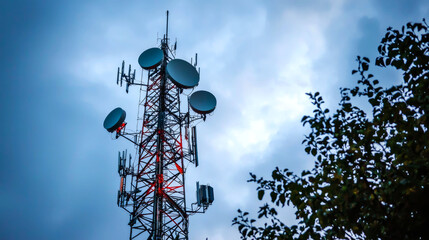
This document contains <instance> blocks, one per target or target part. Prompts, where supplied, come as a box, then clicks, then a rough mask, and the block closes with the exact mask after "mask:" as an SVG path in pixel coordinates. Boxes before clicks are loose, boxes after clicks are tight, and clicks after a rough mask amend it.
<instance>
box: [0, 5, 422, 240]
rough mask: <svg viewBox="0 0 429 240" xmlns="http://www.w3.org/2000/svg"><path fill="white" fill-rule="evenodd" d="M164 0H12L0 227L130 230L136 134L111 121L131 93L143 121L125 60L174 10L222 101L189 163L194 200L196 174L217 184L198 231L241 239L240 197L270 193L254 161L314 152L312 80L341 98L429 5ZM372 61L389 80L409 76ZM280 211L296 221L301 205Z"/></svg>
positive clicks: (173, 18)
mask: <svg viewBox="0 0 429 240" xmlns="http://www.w3.org/2000/svg"><path fill="white" fill-rule="evenodd" d="M154 2H155V1H153V2H152V1H143V0H140V1H79V0H76V1H58V0H55V1H25V0H14V1H1V2H0V29H1V37H0V59H1V60H0V61H1V65H0V66H1V72H0V74H1V80H0V84H1V88H0V91H1V94H0V98H1V112H2V114H1V118H0V123H1V127H2V130H1V136H2V138H1V140H0V141H1V145H0V238H1V239H7V240H8V239H48V240H49V239H94V240H95V239H127V237H128V234H129V228H128V225H127V223H128V215H127V214H126V212H125V211H123V210H122V209H120V208H118V207H117V206H116V193H117V189H118V185H119V177H118V175H117V172H116V171H117V165H116V164H117V162H116V161H117V159H116V156H117V155H116V154H117V151H119V150H123V149H125V148H128V149H129V150H131V149H132V146H131V145H129V144H127V143H126V142H125V141H124V140H121V139H119V140H112V138H111V136H110V134H108V133H107V132H106V131H105V129H103V127H102V123H103V120H104V117H105V116H106V114H107V113H109V111H110V110H111V109H113V108H115V107H117V106H120V107H122V108H124V109H125V110H126V111H127V122H128V123H129V124H130V126H135V119H136V115H137V101H138V89H137V88H134V89H131V91H130V94H126V93H125V91H124V88H119V87H118V86H117V85H116V82H115V81H116V68H117V67H118V66H119V65H120V63H121V61H122V60H125V61H126V62H127V63H131V64H132V65H133V66H134V67H136V68H137V66H138V64H137V58H138V56H139V55H140V53H141V52H142V51H144V50H145V49H147V48H150V47H155V46H157V44H158V43H157V36H162V34H163V33H164V29H165V12H166V10H169V11H170V37H171V38H172V39H176V38H177V41H178V49H177V57H179V58H183V59H187V60H190V58H191V57H193V56H194V55H195V53H196V52H197V53H198V63H199V66H200V68H201V80H200V85H199V86H198V89H204V90H208V91H210V92H212V93H213V94H214V95H215V96H216V97H217V101H218V105H217V108H216V111H215V112H214V114H213V115H212V116H210V117H209V118H208V119H207V121H206V122H205V123H203V124H200V125H198V140H199V159H200V166H199V167H198V168H194V167H192V166H191V167H189V168H188V169H187V184H188V185H187V186H188V190H189V191H188V193H189V194H188V197H187V199H188V203H190V202H193V201H194V200H195V197H194V191H195V181H197V180H199V181H200V182H201V183H209V184H210V185H211V186H213V187H214V189H215V202H214V204H213V205H212V206H211V207H210V208H209V209H208V211H207V213H206V214H200V215H196V216H193V217H191V218H190V222H191V223H190V239H191V240H193V239H205V238H206V237H208V238H209V239H210V240H221V239H239V235H238V231H237V229H236V227H232V226H231V220H232V218H234V217H235V216H236V210H237V209H238V208H241V209H244V210H250V211H253V212H255V211H256V210H257V206H259V205H261V204H262V203H263V202H260V201H258V200H257V197H256V191H255V187H256V186H255V185H253V184H250V183H247V182H246V180H247V179H248V176H249V175H248V173H249V172H254V173H257V174H258V175H261V176H268V175H270V172H271V171H272V169H273V168H274V167H275V166H279V167H281V168H289V169H292V170H294V171H297V172H299V171H302V170H303V169H306V168H311V167H312V165H313V159H312V158H311V157H310V156H307V155H306V154H305V152H304V151H303V149H304V147H303V146H302V145H301V141H302V139H303V137H304V134H306V132H308V129H305V128H303V127H302V126H301V123H300V119H301V117H302V116H303V115H304V114H310V113H311V111H312V106H311V104H310V102H309V100H308V99H307V96H306V95H305V93H306V92H315V91H320V92H321V94H322V95H323V96H324V98H325V99H326V102H327V106H330V107H335V106H336V105H337V102H338V99H339V93H338V89H339V87H340V86H350V85H352V84H354V82H355V80H356V79H355V77H353V76H351V74H350V73H351V70H352V69H353V68H354V67H356V61H355V59H356V56H357V55H362V56H368V57H370V59H371V60H372V62H374V58H375V57H376V56H377V52H376V49H377V46H378V43H379V42H380V40H381V38H382V36H383V35H384V33H385V30H386V28H387V27H389V26H392V27H396V28H399V27H400V26H402V25H403V24H405V23H407V22H409V21H421V19H422V18H424V17H428V16H429V3H428V2H427V1H426V2H425V1H423V0H422V1H419V0H408V1H405V0H403V1H399V0H398V1H390V0H389V1H387V0H385V1H377V0H373V1H370V0H363V1H345V0H344V1H342V0H325V1H322V0H320V1H316V0H315V1H310V0H282V1H280V0H279V1H274V0H273V1H269V0H267V1H261V0H260V1H257V0H242V1H224V0H222V1H178V0H176V1H157V3H154ZM373 69H374V68H373ZM374 72H375V73H376V75H377V76H378V77H379V78H380V80H381V81H382V82H383V84H385V85H386V86H388V85H389V84H391V83H393V82H395V81H398V80H399V76H398V74H397V73H395V72H392V71H389V70H384V71H382V72H380V69H374ZM137 73H138V74H137V75H138V76H140V74H141V70H138V71H137ZM281 217H282V219H283V220H284V221H285V222H286V223H293V222H294V217H293V210H292V209H284V211H282V216H281Z"/></svg>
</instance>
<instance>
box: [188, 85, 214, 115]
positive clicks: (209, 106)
mask: <svg viewBox="0 0 429 240" xmlns="http://www.w3.org/2000/svg"><path fill="white" fill-rule="evenodd" d="M189 104H190V105H191V108H192V110H194V111H195V112H196V113H200V114H206V113H211V112H213V111H214V110H215V108H216V98H215V96H213V94H211V93H209V92H207V91H196V92H194V93H193V94H192V95H191V97H190V98H189Z"/></svg>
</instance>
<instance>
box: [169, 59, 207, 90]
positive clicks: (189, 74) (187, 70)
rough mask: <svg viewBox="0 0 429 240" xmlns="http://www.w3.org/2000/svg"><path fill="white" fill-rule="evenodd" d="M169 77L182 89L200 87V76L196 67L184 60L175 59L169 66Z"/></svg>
mask: <svg viewBox="0 0 429 240" xmlns="http://www.w3.org/2000/svg"><path fill="white" fill-rule="evenodd" d="M166 72H167V76H168V77H169V78H170V80H171V81H172V82H173V83H174V84H175V85H176V86H178V87H180V88H193V87H195V86H197V85H198V82H199V81H200V75H199V74H198V72H197V70H196V69H195V67H194V66H192V65H191V64H190V63H188V62H187V61H185V60H182V59H173V60H171V61H170V62H169V63H168V64H167V68H166Z"/></svg>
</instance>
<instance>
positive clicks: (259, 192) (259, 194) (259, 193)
mask: <svg viewBox="0 0 429 240" xmlns="http://www.w3.org/2000/svg"><path fill="white" fill-rule="evenodd" d="M264 194H265V191H264V190H259V191H258V199H259V200H262V198H263V197H264Z"/></svg>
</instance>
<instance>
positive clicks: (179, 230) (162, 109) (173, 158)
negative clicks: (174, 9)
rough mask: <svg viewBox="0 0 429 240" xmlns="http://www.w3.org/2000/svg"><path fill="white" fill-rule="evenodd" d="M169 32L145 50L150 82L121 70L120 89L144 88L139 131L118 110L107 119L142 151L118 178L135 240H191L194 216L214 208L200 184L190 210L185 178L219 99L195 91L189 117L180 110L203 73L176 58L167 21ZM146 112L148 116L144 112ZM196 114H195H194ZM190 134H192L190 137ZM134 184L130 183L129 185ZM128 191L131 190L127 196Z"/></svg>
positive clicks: (121, 160)
mask: <svg viewBox="0 0 429 240" xmlns="http://www.w3.org/2000/svg"><path fill="white" fill-rule="evenodd" d="M168 15H169V13H168V11H167V23H166V32H165V34H164V37H163V38H162V39H161V44H160V46H159V47H155V48H149V49H147V50H146V51H144V52H143V53H142V54H141V55H140V57H139V59H138V63H139V65H140V67H141V68H142V69H143V70H147V71H148V74H147V75H148V77H147V82H146V83H143V82H140V83H136V82H135V70H134V71H133V72H132V71H131V65H129V68H128V74H127V73H125V72H124V66H125V62H122V68H118V72H117V84H118V85H120V86H122V83H123V82H124V81H125V83H126V92H127V93H128V89H129V86H133V85H137V86H140V91H141V93H140V94H141V96H145V97H144V99H143V100H142V101H141V102H139V111H138V112H139V113H140V112H143V114H142V116H138V117H137V122H138V124H137V126H138V129H137V130H136V131H135V132H130V131H128V130H127V129H126V122H125V116H126V113H125V111H124V110H123V109H122V108H116V109H114V110H113V111H112V112H110V113H109V115H108V116H107V117H106V119H105V121H104V127H105V128H106V130H107V131H109V132H111V133H113V134H115V136H116V138H119V137H123V138H124V139H127V140H128V141H130V142H132V143H133V144H134V145H135V147H136V149H137V159H136V160H137V161H135V162H134V164H132V163H131V155H130V156H129V158H128V161H127V153H126V151H125V152H122V154H121V153H119V155H118V173H119V175H120V177H121V181H120V187H119V191H118V197H117V203H118V206H119V207H121V208H123V209H125V211H127V212H128V213H129V214H130V221H129V223H128V225H129V226H130V236H129V238H130V239H152V240H164V239H172V240H173V239H185V240H187V239H188V226H189V216H190V215H192V214H195V213H204V212H205V211H206V210H207V208H208V206H209V205H211V204H212V203H213V200H214V191H213V188H212V187H211V186H208V185H200V184H199V183H198V182H197V192H196V195H197V199H196V202H195V203H192V204H190V206H187V204H186V194H185V173H186V166H187V163H193V164H194V165H195V166H198V154H197V136H196V134H197V131H196V127H195V124H196V122H197V121H200V120H205V119H206V115H207V114H209V113H211V112H213V111H214V109H215V107H216V98H215V97H214V96H213V95H212V94H211V93H209V92H207V91H196V92H193V93H192V94H190V96H189V97H186V100H187V101H184V102H186V104H187V105H185V106H184V108H185V109H187V111H186V112H182V111H181V104H183V103H182V102H181V96H182V94H183V93H184V90H186V91H188V90H190V91H193V89H194V88H195V87H196V86H198V82H199V77H200V76H199V72H198V71H197V70H196V66H197V55H196V56H195V64H194V65H192V64H190V63H188V62H186V61H184V60H181V59H176V58H175V55H173V52H174V53H175V50H176V47H177V41H176V42H175V43H174V45H173V46H171V47H170V46H169V38H168V17H169V16H168ZM140 109H142V110H143V111H140ZM191 109H192V110H193V111H190V110H191ZM190 129H192V131H191V132H190ZM127 179H128V180H129V181H128V180H127ZM127 186H128V187H129V188H128V189H129V191H127Z"/></svg>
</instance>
